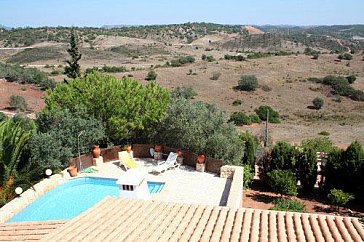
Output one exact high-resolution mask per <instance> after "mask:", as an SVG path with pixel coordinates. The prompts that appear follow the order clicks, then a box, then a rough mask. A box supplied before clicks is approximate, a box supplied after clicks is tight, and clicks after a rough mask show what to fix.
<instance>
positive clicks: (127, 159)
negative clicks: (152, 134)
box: [118, 151, 140, 171]
mask: <svg viewBox="0 0 364 242" xmlns="http://www.w3.org/2000/svg"><path fill="white" fill-rule="evenodd" d="M118 155H119V165H120V166H123V167H124V168H125V170H126V171H127V170H129V169H134V168H137V167H140V164H139V163H138V162H136V161H135V160H134V158H133V155H132V154H130V153H128V152H127V151H121V152H119V153H118Z"/></svg>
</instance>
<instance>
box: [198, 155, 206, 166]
mask: <svg viewBox="0 0 364 242" xmlns="http://www.w3.org/2000/svg"><path fill="white" fill-rule="evenodd" d="M205 160H206V156H205V155H203V154H199V155H198V156H197V163H199V164H203V163H205Z"/></svg>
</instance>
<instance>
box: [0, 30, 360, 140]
mask: <svg viewBox="0 0 364 242" xmlns="http://www.w3.org/2000/svg"><path fill="white" fill-rule="evenodd" d="M76 31H77V33H78V35H79V38H80V41H81V46H80V47H81V53H82V55H83V57H82V59H81V66H82V69H83V71H85V70H86V68H92V67H100V68H101V67H103V66H105V65H106V66H117V67H120V66H123V67H125V68H126V72H117V73H113V75H116V76H117V77H120V78H121V77H123V76H130V77H134V78H137V79H138V80H140V81H141V82H142V83H145V82H146V81H145V80H144V79H145V77H146V75H147V73H148V72H149V71H150V70H152V69H153V70H154V71H155V72H156V73H157V74H158V76H157V82H158V83H159V84H160V85H162V86H164V87H167V88H169V89H172V88H174V87H177V86H182V85H190V86H193V88H194V89H195V90H196V91H197V93H198V96H197V97H196V100H202V101H206V102H209V103H214V104H216V105H217V106H218V107H220V108H221V109H223V110H225V111H226V112H227V114H228V115H229V114H230V113H232V112H236V111H244V112H246V113H248V114H252V113H254V109H256V108H257V107H259V106H260V105H270V106H272V107H273V108H274V109H276V110H278V111H279V113H280V115H281V117H282V122H281V123H280V124H274V125H272V126H271V131H272V133H271V135H272V137H273V139H274V140H275V141H276V140H280V139H285V140H288V141H290V142H296V143H298V142H300V140H302V139H303V138H308V137H317V136H318V133H320V132H321V131H327V132H328V133H329V134H330V135H329V137H330V138H332V139H333V140H334V141H335V142H336V143H337V144H348V143H350V142H351V141H352V140H354V139H357V140H359V141H361V142H362V143H364V122H363V120H364V102H360V101H354V100H352V99H350V98H348V97H341V98H340V101H338V100H339V99H338V97H337V96H335V95H333V94H332V93H331V89H330V88H329V87H328V86H325V85H322V84H319V83H314V82H310V81H307V79H308V78H310V77H317V78H322V77H324V76H327V75H340V76H348V75H355V76H356V77H357V79H356V81H355V82H354V83H353V84H352V85H351V86H352V87H353V88H355V89H358V90H362V91H364V61H363V58H364V57H363V50H364V41H361V40H360V38H359V39H358V38H356V39H353V37H357V36H364V28H363V25H352V26H316V27H292V26H243V25H241V26H240V25H219V24H209V23H186V24H176V25H161V26H129V27H127V26H125V27H117V28H112V27H108V28H77V29H76ZM69 32H70V29H69V28H63V27H59V28H35V29H13V30H9V31H8V30H4V31H2V32H1V33H0V45H1V48H0V61H2V62H7V63H12V64H22V65H25V66H27V67H37V68H39V69H41V70H43V71H45V72H48V73H49V74H50V77H52V78H54V79H56V80H57V81H62V80H63V79H64V78H65V77H64V76H63V75H62V74H60V73H62V70H63V67H64V64H65V60H66V59H67V58H68V54H67V52H66V49H67V41H68V36H69ZM25 46H26V48H24V47H25ZM308 47H310V48H311V50H313V51H319V52H320V55H319V57H318V59H313V58H312V56H311V55H310V54H309V55H306V54H304V52H305V51H306V53H307V48H308ZM348 51H350V52H351V53H353V54H352V56H353V59H352V60H341V61H339V60H337V57H338V54H339V53H345V52H348ZM203 55H205V56H209V60H210V61H207V60H202V56H203ZM226 55H230V56H238V55H240V56H243V57H244V58H247V59H246V60H245V61H234V60H226V59H225V58H224V57H225V56H226ZM183 56H192V57H194V58H195V62H194V63H187V64H183V65H181V66H180V67H173V66H171V65H167V64H166V63H167V62H168V63H172V62H173V61H174V60H176V59H178V58H180V57H183ZM51 73H52V75H51ZM214 74H219V77H218V79H217V80H211V78H212V76H213V75H214ZM241 75H255V76H256V77H257V79H258V82H259V88H258V89H257V90H256V91H254V92H243V91H237V90H236V89H235V88H234V87H236V85H237V84H238V80H239V78H240V76H241ZM2 83H3V82H0V85H2ZM16 85H18V84H16ZM0 88H4V87H3V86H1V87H0ZM23 94H24V95H26V91H23V92H20V94H19V95H23ZM317 96H318V97H321V98H323V100H324V106H323V108H322V109H321V110H313V109H310V108H309V107H310V105H312V100H313V99H314V98H315V97H317ZM6 99H8V98H6ZM235 100H240V101H241V102H242V104H241V105H238V106H233V104H232V103H233V102H234V101H235ZM31 102H32V109H33V110H39V108H35V107H34V104H36V103H39V106H40V107H41V106H42V105H43V104H42V103H43V101H42V100H41V99H39V101H35V100H33V99H32V101H31ZM2 105H3V104H2ZM4 105H5V104H4ZM1 108H4V107H1ZM263 128H264V125H258V126H256V125H254V126H244V127H240V128H239V129H242V130H251V131H252V132H254V133H256V134H257V135H260V134H261V133H262V132H263Z"/></svg>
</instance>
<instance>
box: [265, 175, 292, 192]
mask: <svg viewBox="0 0 364 242" xmlns="http://www.w3.org/2000/svg"><path fill="white" fill-rule="evenodd" d="M267 176H268V180H269V186H270V188H271V189H272V191H273V192H275V193H278V194H280V195H281V196H283V195H290V196H295V195H296V194H297V180H296V177H295V176H294V175H293V173H292V172H291V171H290V170H273V171H271V172H268V173H267Z"/></svg>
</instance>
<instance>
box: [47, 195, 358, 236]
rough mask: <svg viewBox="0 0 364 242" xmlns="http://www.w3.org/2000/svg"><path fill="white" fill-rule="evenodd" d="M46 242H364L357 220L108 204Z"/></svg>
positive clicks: (107, 201) (118, 202)
mask: <svg viewBox="0 0 364 242" xmlns="http://www.w3.org/2000/svg"><path fill="white" fill-rule="evenodd" d="M43 241H290V242H293V241H364V228H363V226H362V225H361V224H360V223H359V221H358V220H357V219H356V218H349V217H339V216H328V215H317V214H304V213H292V212H276V211H268V210H257V209H246V208H239V209H232V208H228V207H217V206H216V207H214V206H206V205H190V204H173V203H163V202H156V201H141V200H129V199H121V198H110V197H108V198H105V199H104V200H102V201H101V202H100V203H98V204H97V205H96V206H94V207H93V208H91V209H89V210H88V211H86V212H85V213H83V214H81V215H80V216H78V217H76V218H74V219H72V220H70V221H68V222H67V223H65V224H64V225H63V226H61V227H59V228H58V229H56V230H54V231H52V232H51V233H50V234H48V235H45V236H44V237H43Z"/></svg>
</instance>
